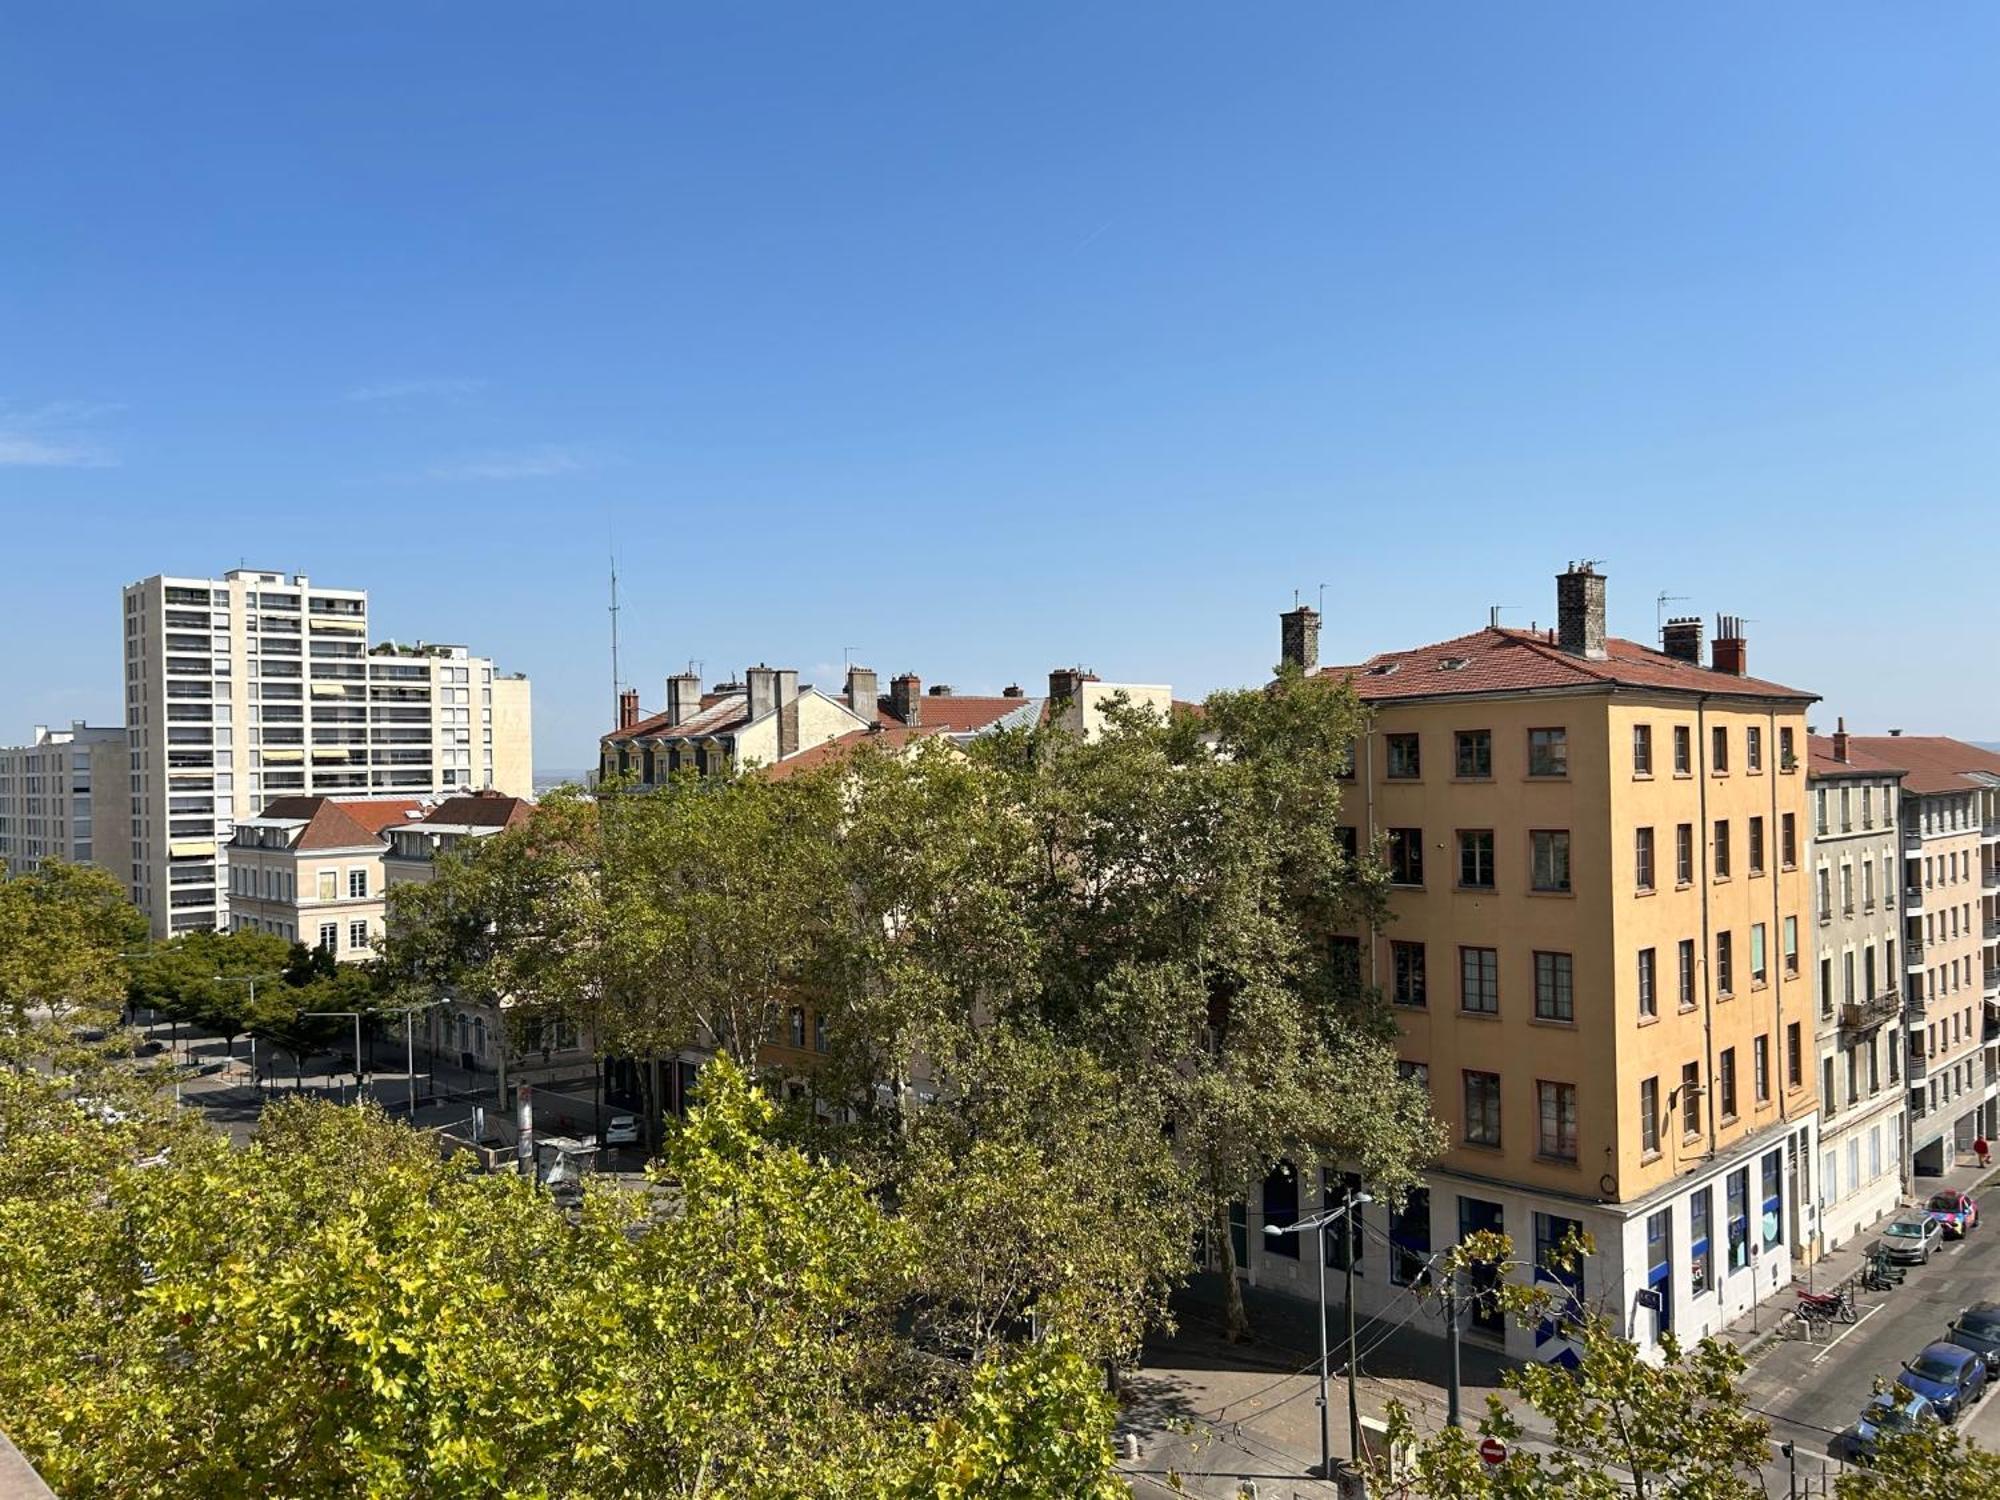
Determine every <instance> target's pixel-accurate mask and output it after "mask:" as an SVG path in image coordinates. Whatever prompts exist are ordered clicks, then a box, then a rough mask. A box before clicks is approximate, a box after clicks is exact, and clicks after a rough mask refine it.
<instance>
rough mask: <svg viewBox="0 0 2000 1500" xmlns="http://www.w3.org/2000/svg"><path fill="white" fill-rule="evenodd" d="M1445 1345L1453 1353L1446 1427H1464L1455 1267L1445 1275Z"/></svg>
mask: <svg viewBox="0 0 2000 1500" xmlns="http://www.w3.org/2000/svg"><path fill="white" fill-rule="evenodd" d="M1444 1343H1445V1348H1446V1349H1448V1350H1449V1351H1450V1352H1451V1384H1450V1386H1449V1387H1447V1388H1446V1391H1445V1416H1444V1420H1445V1425H1446V1426H1448V1427H1463V1426H1464V1425H1465V1417H1464V1415H1463V1414H1462V1413H1461V1412H1460V1410H1459V1399H1460V1398H1459V1390H1460V1379H1459V1364H1458V1267H1456V1266H1453V1267H1451V1268H1450V1269H1449V1270H1447V1271H1446V1272H1445V1273H1444Z"/></svg>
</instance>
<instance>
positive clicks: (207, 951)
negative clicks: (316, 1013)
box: [130, 928, 305, 1050]
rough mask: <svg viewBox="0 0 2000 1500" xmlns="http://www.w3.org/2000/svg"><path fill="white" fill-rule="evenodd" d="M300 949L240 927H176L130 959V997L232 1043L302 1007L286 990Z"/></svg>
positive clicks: (285, 1019)
mask: <svg viewBox="0 0 2000 1500" xmlns="http://www.w3.org/2000/svg"><path fill="white" fill-rule="evenodd" d="M304 952H305V950H304V949H302V948H299V947H298V946H297V945H296V944H294V943H290V942H287V941H286V940H285V939H284V938H281V937H279V936H277V935H276V934H275V933H269V932H254V931H251V930H249V929H247V928H246V929H244V930H242V931H237V932H189V933H183V934H181V935H180V936H178V937H175V938H174V939H172V940H171V941H169V942H165V943H161V944H158V945H157V946H156V947H154V948H152V949H151V950H150V951H148V952H147V953H146V955H145V956H144V957H143V958H142V959H139V960H137V961H135V962H134V963H133V964H132V966H131V973H132V983H131V992H130V998H131V1002H132V1003H133V1004H134V1005H143V1006H146V1007H148V1008H150V1009H154V1010H159V1011H164V1012H165V1013H166V1014H168V1015H170V1016H176V1017H178V1018H179V1019H181V1020H183V1021H186V1022H187V1023H188V1024H190V1025H192V1026H198V1027H201V1028H202V1029H203V1030H207V1031H214V1032H219V1033H221V1035H222V1036H223V1037H224V1038H225V1039H226V1041H227V1042H228V1044H229V1046H230V1048H231V1049H232V1050H233V1049H234V1047H235V1043H236V1038H238V1037H239V1036H242V1035H243V1034H244V1033H246V1032H257V1031H265V1030H268V1029H271V1028H273V1027H277V1026H282V1025H283V1024H285V1023H286V1022H288V1021H289V1020H290V1019H291V1018H292V1017H293V1016H295V1015H296V1013H297V1011H298V1010H299V1009H301V1008H302V1007H300V1006H298V1005H296V1004H294V1003H291V1001H290V999H289V997H288V995H287V993H286V991H287V987H288V986H291V985H292V984H293V981H294V979H295V976H297V975H299V973H300V969H301V966H300V962H299V959H300V955H302V954H304Z"/></svg>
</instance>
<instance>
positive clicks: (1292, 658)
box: [1278, 604, 1319, 674]
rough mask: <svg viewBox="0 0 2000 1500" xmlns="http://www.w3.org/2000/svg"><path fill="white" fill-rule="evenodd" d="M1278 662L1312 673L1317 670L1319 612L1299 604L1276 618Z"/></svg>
mask: <svg viewBox="0 0 2000 1500" xmlns="http://www.w3.org/2000/svg"><path fill="white" fill-rule="evenodd" d="M1278 660H1279V662H1280V663H1281V664H1283V665H1284V666H1287V667H1297V668H1298V669H1299V670H1300V671H1301V672H1305V673H1308V674H1310V673H1312V672H1315V671H1317V670H1318V669H1319V611H1318V610H1316V609H1314V608H1312V607H1311V606H1310V605H1306V604H1301V605H1299V606H1298V607H1297V608H1296V609H1289V610H1287V611H1285V613H1283V614H1281V615H1279V616H1278Z"/></svg>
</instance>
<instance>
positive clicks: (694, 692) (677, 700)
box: [667, 672, 701, 726]
mask: <svg viewBox="0 0 2000 1500" xmlns="http://www.w3.org/2000/svg"><path fill="white" fill-rule="evenodd" d="M700 712H701V679H700V678H699V677H697V676H695V674H694V673H692V672H676V673H674V675H673V676H671V677H669V678H668V679H667V723H668V724H669V725H670V726H678V725H681V724H685V723H687V721H688V720H689V719H692V718H693V717H694V716H695V715H696V714H698V713H700Z"/></svg>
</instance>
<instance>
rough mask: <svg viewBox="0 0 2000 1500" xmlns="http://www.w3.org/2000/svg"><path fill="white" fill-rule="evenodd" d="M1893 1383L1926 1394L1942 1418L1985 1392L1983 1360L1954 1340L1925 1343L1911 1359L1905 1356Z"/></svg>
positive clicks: (1948, 1417)
mask: <svg viewBox="0 0 2000 1500" xmlns="http://www.w3.org/2000/svg"><path fill="white" fill-rule="evenodd" d="M1896 1384H1897V1385H1899V1386H1901V1387H1902V1388H1903V1389H1904V1390H1906V1391H1912V1392H1914V1393H1915V1394H1917V1395H1919V1396H1927V1397H1929V1398H1930V1402H1931V1404H1932V1405H1933V1406H1935V1407H1936V1408H1937V1409H1938V1416H1939V1418H1940V1419H1942V1420H1943V1421H1946V1422H1953V1421H1956V1420H1957V1419H1958V1414H1959V1413H1960V1412H1962V1411H1964V1410H1965V1409H1966V1408H1967V1407H1969V1406H1971V1405H1972V1404H1973V1403H1974V1402H1975V1401H1977V1400H1978V1399H1979V1398H1980V1397H1981V1396H1984V1395H1985V1394H1986V1361H1985V1360H1984V1359H1982V1358H1980V1356H1979V1355H1977V1354H1974V1353H1973V1352H1972V1351H1971V1350H1970V1349H1967V1348H1964V1347H1962V1346H1961V1345H1958V1344H1944V1343H1938V1344H1929V1345H1926V1346H1925V1348H1924V1352H1923V1353H1921V1354H1919V1355H1918V1356H1917V1357H1916V1358H1915V1359H1912V1360H1906V1361H1904V1364H1903V1373H1902V1374H1901V1375H1899V1376H1897V1377H1896Z"/></svg>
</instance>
